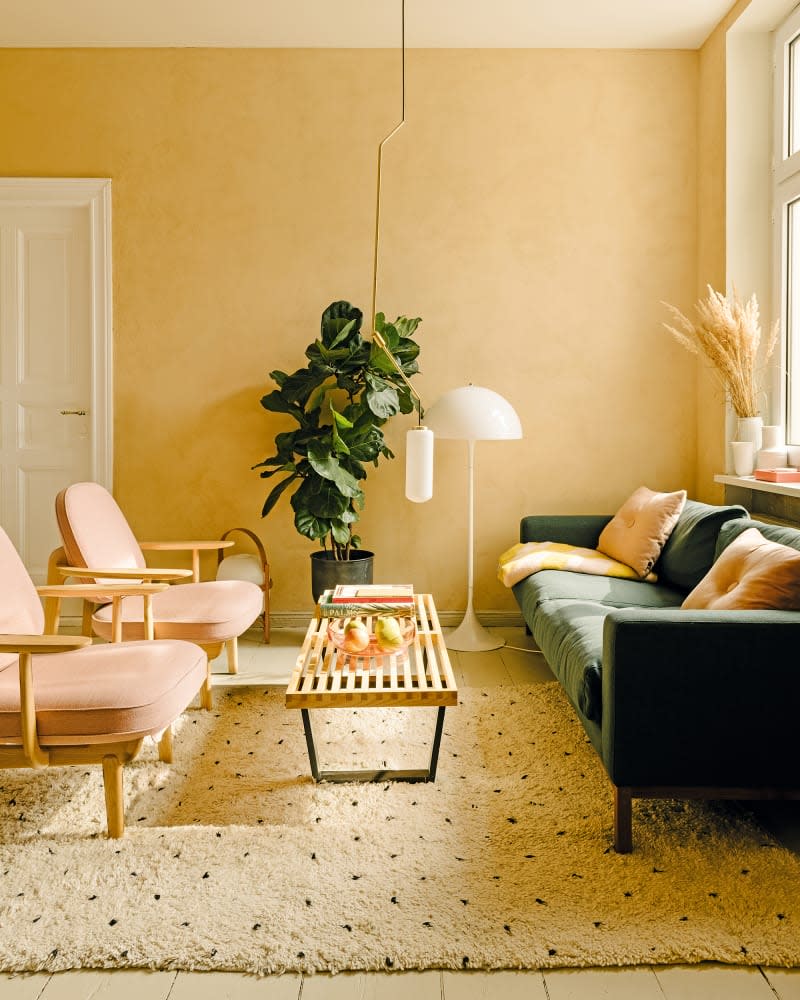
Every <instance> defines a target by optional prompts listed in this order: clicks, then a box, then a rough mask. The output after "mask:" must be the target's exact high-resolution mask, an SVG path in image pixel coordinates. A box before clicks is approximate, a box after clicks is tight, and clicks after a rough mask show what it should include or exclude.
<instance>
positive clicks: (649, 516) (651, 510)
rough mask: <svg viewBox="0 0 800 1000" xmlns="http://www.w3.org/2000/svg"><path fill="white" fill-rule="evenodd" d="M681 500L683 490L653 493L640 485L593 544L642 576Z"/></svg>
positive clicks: (669, 529) (650, 566) (676, 515)
mask: <svg viewBox="0 0 800 1000" xmlns="http://www.w3.org/2000/svg"><path fill="white" fill-rule="evenodd" d="M685 503H686V490H677V491H676V492H674V493H656V492H654V491H653V490H649V489H648V488H647V487H646V486H640V487H639V489H638V490H635V491H634V492H633V493H632V494H631V495H630V496H629V497H628V499H627V500H626V501H625V503H624V504H623V505H622V506H621V507H620V509H619V510H618V511H617V513H616V514H615V515H614V517H613V518H612V519H611V520H610V521H609V522H608V524H607V525H606V526H605V528H603V530H602V532H601V533H600V538H599V539H598V542H597V548H598V549H599V551H600V552H603V553H605V555H607V556H611V558H612V559H616V560H617V562H621V563H625V565H626V566H630V567H632V568H633V569H634V570H635V571H636V572H637V573H638V574H639V576H640V577H641V578H642V579H644V578H645V577H646V576H647V574H648V573H650V572H651V571H652V569H653V566H655V564H656V560H657V559H658V557H659V556H660V555H661V549H662V548H663V547H664V544H665V543H666V541H667V539H668V538H669V536H670V534H671V532H672V529H673V528H674V527H675V525H676V524H677V523H678V518H679V517H680V516H681V511H682V510H683V506H684V504H685Z"/></svg>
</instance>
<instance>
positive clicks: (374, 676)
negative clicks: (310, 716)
mask: <svg viewBox="0 0 800 1000" xmlns="http://www.w3.org/2000/svg"><path fill="white" fill-rule="evenodd" d="M414 603H415V607H416V617H417V634H416V636H415V637H414V640H413V641H412V642H411V644H410V645H409V647H408V649H407V650H405V651H404V652H402V653H390V654H384V655H382V656H353V655H350V654H348V653H343V652H342V651H341V650H340V649H337V648H336V647H335V646H334V645H333V643H332V642H330V640H329V639H328V623H329V621H330V619H328V618H319V619H316V618H315V619H313V620H312V621H311V623H310V624H309V626H308V631H307V632H306V637H305V639H304V640H303V646H302V648H301V650H300V653H299V655H298V657H297V662H296V664H295V668H294V671H293V673H292V676H291V679H290V681H289V686H288V687H287V689H286V707H287V708H345V707H353V706H360V707H362V708H369V707H373V708H402V707H405V706H437V705H455V704H457V702H458V689H457V687H456V681H455V675H454V674H453V669H452V667H451V665H450V658H449V656H448V654H447V646H445V642H444V636H443V635H442V629H441V626H440V625H439V617H438V615H437V614H436V607H435V605H434V603H433V597H432V595H431V594H416V595H415V596H414Z"/></svg>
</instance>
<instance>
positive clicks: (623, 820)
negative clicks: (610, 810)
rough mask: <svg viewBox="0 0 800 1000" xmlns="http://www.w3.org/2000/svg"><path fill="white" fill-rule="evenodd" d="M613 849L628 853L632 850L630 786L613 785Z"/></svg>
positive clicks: (618, 852) (619, 852) (620, 852)
mask: <svg viewBox="0 0 800 1000" xmlns="http://www.w3.org/2000/svg"><path fill="white" fill-rule="evenodd" d="M614 850H615V851H616V852H617V854H630V853H631V851H632V850H633V799H632V796H631V790H630V788H624V787H623V788H619V787H618V786H617V785H614Z"/></svg>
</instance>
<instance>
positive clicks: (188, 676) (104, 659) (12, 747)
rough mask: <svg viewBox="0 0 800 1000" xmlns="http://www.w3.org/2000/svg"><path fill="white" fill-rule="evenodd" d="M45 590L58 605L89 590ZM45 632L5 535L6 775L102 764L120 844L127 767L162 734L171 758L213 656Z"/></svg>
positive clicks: (0, 665) (2, 663) (0, 721)
mask: <svg viewBox="0 0 800 1000" xmlns="http://www.w3.org/2000/svg"><path fill="white" fill-rule="evenodd" d="M41 589H42V590H43V591H44V592H45V594H46V595H47V596H49V597H51V598H52V597H56V598H58V597H62V596H67V595H68V594H72V593H77V595H78V596H80V594H81V593H82V592H83V591H84V589H85V588H82V587H78V588H74V587H66V586H62V587H47V588H41ZM126 589H127V590H130V589H131V586H130V585H127V587H126ZM145 589H149V590H152V589H153V587H149V588H145ZM43 627H44V612H43V611H42V605H41V602H40V600H39V596H38V594H37V590H36V588H35V587H34V585H33V583H32V581H31V578H30V577H29V576H28V573H27V571H26V569H25V567H24V565H23V564H22V560H21V559H20V558H19V556H18V555H17V552H16V550H15V549H14V546H13V545H12V544H11V541H10V539H9V538H8V535H6V533H5V532H4V531H3V530H2V529H1V528H0V767H3V768H9V767H14V768H17V767H33V768H43V767H53V766H61V765H69V764H76V765H79V766H81V767H83V766H85V765H86V764H102V767H103V783H104V788H105V800H106V816H107V821H108V835H109V837H121V836H122V834H123V832H124V830H125V816H124V800H123V788H122V768H123V765H124V764H126V763H127V762H128V761H130V760H132V759H133V758H134V757H135V756H136V755H137V754H138V752H139V750H140V748H141V746H142V742H143V741H144V738H145V737H146V736H155V735H159V734H163V736H161V739H160V743H159V750H160V756H161V759H162V760H171V758H172V736H171V729H170V726H171V724H172V722H173V721H174V720H175V719H176V718H177V717H178V716H179V715H181V713H182V712H183V711H184V709H185V708H186V707H187V706H188V705H189V703H190V702H191V701H192V700H193V698H194V697H195V695H196V694H197V693H198V692H199V691H200V690H201V688H202V687H203V684H204V683H205V678H206V670H207V666H206V656H205V654H204V653H203V651H202V650H201V649H200V648H199V647H198V646H196V645H193V644H192V643H189V642H181V641H178V640H164V641H160V642H130V643H124V644H119V645H96V646H92V645H91V639H90V638H89V637H87V636H59V635H44V634H43Z"/></svg>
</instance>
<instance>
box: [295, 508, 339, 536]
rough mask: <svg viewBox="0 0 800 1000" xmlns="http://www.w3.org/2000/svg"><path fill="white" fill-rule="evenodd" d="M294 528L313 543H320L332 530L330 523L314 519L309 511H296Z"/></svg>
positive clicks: (317, 518)
mask: <svg viewBox="0 0 800 1000" xmlns="http://www.w3.org/2000/svg"><path fill="white" fill-rule="evenodd" d="M294 526H295V528H296V529H297V530H298V532H299V533H300V534H301V535H305V537H306V538H310V539H311V540H312V541H313V542H318V541H320V540H321V539H323V538H325V536H326V535H327V534H328V532H329V531H330V530H331V526H330V521H326V520H325V519H324V518H319V517H314V515H313V514H309V512H308V511H307V510H302V511H295V515H294Z"/></svg>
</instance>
